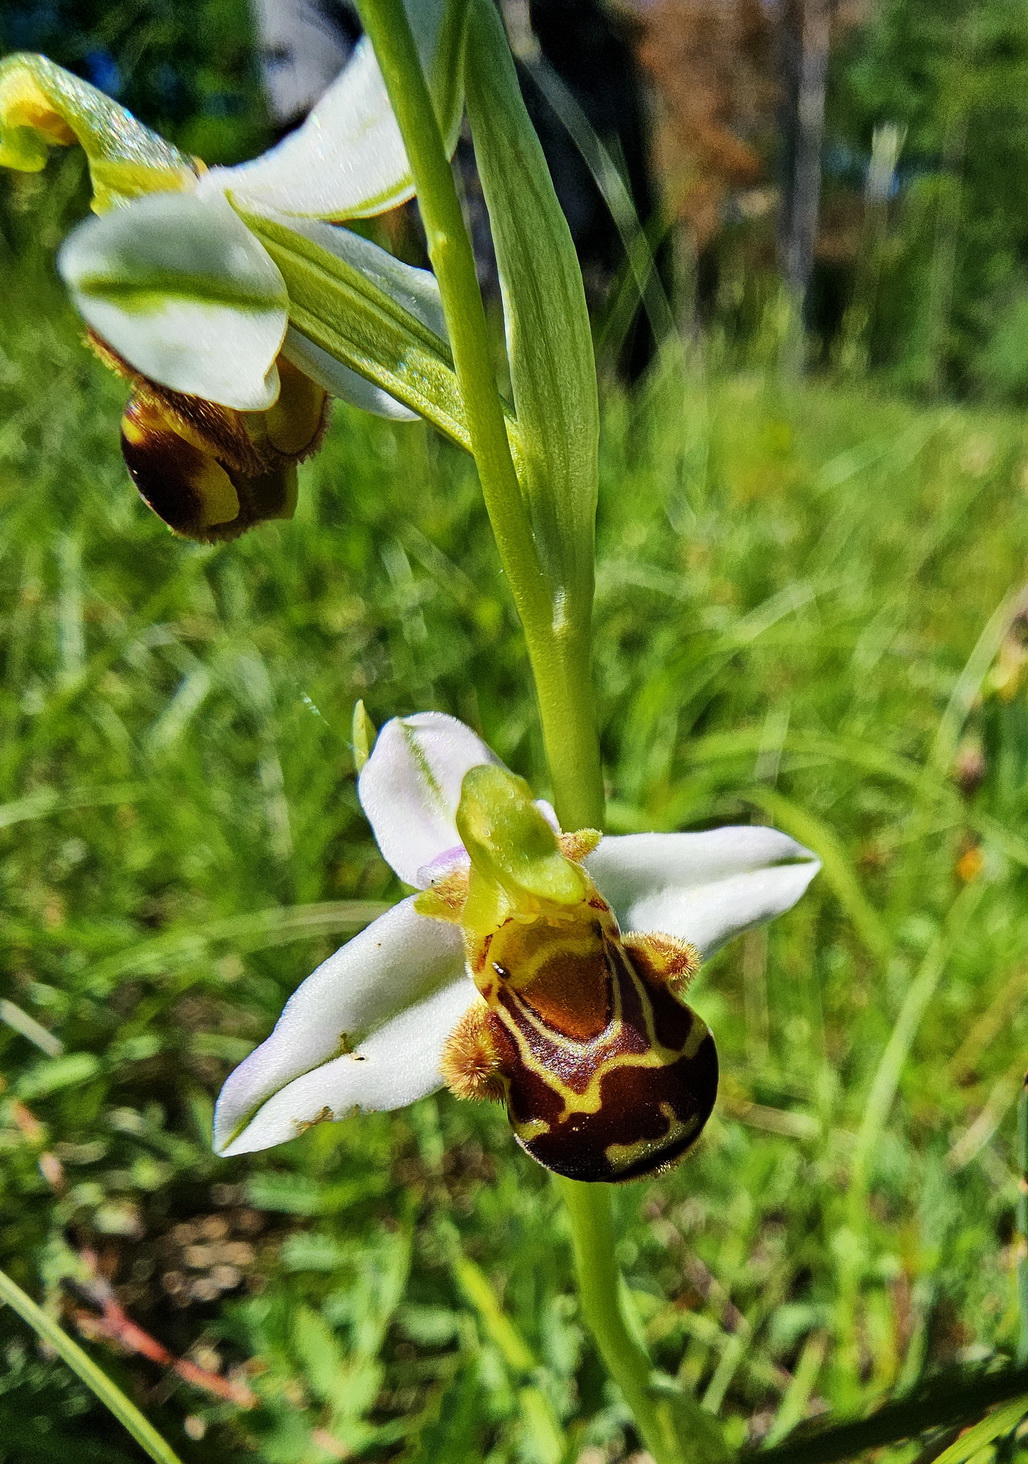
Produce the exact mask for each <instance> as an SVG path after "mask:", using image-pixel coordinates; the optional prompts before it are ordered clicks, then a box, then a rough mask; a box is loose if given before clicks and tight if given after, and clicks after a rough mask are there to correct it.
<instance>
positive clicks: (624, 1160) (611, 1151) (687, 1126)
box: [603, 1103, 696, 1169]
mask: <svg viewBox="0 0 1028 1464" xmlns="http://www.w3.org/2000/svg"><path fill="white" fill-rule="evenodd" d="M660 1112H661V1114H662V1116H663V1117H664V1118H666V1119H667V1122H668V1127H667V1132H666V1133H665V1134H661V1135H660V1137H659V1138H656V1139H636V1140H635V1142H634V1143H631V1144H608V1145H607V1147H606V1148H605V1149H604V1151H603V1157H604V1159H606V1161H607V1163H608V1164H609V1165H610V1166H611V1168H612V1169H627V1168H628V1167H629V1166H630V1165H632V1164H634V1163H635V1162H636V1161H637V1160H639V1159H643V1158H645V1157H646V1156H647V1155H649V1154H653V1153H656V1152H658V1151H659V1150H662V1149H667V1148H668V1147H669V1146H670V1145H672V1144H678V1143H681V1142H682V1140H683V1139H686V1138H688V1136H689V1134H690V1133H691V1132H692V1130H693V1129H694V1128H695V1127H696V1118H695V1117H693V1118H692V1119H690V1121H689V1122H688V1123H683V1121H682V1120H681V1119H680V1118H679V1117H678V1115H677V1114H676V1113H675V1111H674V1109H673V1108H672V1107H671V1104H670V1103H662V1104H661V1105H660Z"/></svg>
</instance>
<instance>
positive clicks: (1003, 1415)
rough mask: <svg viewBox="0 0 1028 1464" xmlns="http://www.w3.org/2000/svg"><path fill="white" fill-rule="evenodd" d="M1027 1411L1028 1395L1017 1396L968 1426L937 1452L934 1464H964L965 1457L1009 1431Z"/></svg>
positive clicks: (969, 1457)
mask: <svg viewBox="0 0 1028 1464" xmlns="http://www.w3.org/2000/svg"><path fill="white" fill-rule="evenodd" d="M1026 1413H1028V1397H1022V1398H1018V1399H1017V1401H1016V1402H1014V1403H1008V1404H1007V1405H1006V1407H1005V1408H997V1409H996V1410H995V1412H994V1413H990V1414H989V1416H988V1417H987V1418H983V1419H982V1421H981V1423H976V1424H975V1426H974V1428H969V1429H967V1431H966V1432H965V1433H962V1434H961V1435H960V1437H959V1438H958V1439H957V1440H956V1442H955V1443H952V1444H950V1446H949V1448H948V1449H944V1450H943V1451H942V1453H941V1454H937V1455H936V1458H935V1464H964V1461H965V1460H966V1459H971V1458H973V1457H974V1455H975V1454H977V1453H978V1452H979V1451H980V1450H981V1449H984V1448H986V1447H987V1446H988V1445H989V1444H991V1443H992V1441H993V1439H998V1438H999V1436H1000V1434H1005V1433H1009V1432H1010V1431H1011V1429H1015V1428H1016V1427H1017V1425H1018V1424H1019V1423H1020V1422H1021V1419H1022V1418H1023V1417H1024V1416H1025V1414H1026Z"/></svg>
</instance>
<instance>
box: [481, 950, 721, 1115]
mask: <svg viewBox="0 0 1028 1464" xmlns="http://www.w3.org/2000/svg"><path fill="white" fill-rule="evenodd" d="M626 966H627V973H628V976H629V979H630V980H632V981H633V982H634V983H635V985H636V989H637V991H638V993H639V996H640V998H641V1001H642V1007H643V1011H644V1012H645V1013H646V1025H647V1034H646V1035H647V1038H648V1040H649V1046H648V1047H647V1049H646V1051H645V1052H624V1053H621V1052H613V1053H611V1054H610V1055H609V1056H608V1057H606V1058H600V1059H599V1060H598V1062H597V1064H596V1068H595V1069H594V1071H593V1072H592V1074H591V1075H590V1078H589V1083H588V1086H587V1087H586V1088H585V1090H584V1092H582V1093H576V1092H575V1091H574V1090H573V1089H571V1088H569V1087H568V1085H567V1084H566V1083H562V1082H561V1081H560V1079H559V1078H557V1077H556V1076H555V1074H554V1073H553V1072H552V1071H551V1069H550V1068H549V1067H548V1066H547V1065H546V1064H545V1063H544V1062H541V1061H540V1060H539V1058H537V1057H536V1056H535V1054H534V1053H533V1052H532V1050H531V1048H530V1047H528V1046H527V1039H526V1038H525V1036H524V1033H522V1032H521V1031H520V1030H519V1029H518V1028H517V1026H516V1025H515V1024H514V1023H513V1022H512V1021H510V1020H509V1018H508V1016H507V1014H506V1013H505V1012H504V1011H503V1010H502V1009H500V1010H499V1012H498V1015H499V1016H500V1018H501V1020H502V1021H503V1023H504V1027H505V1028H506V1030H507V1032H508V1033H509V1035H510V1037H511V1039H512V1040H513V1042H514V1044H515V1046H516V1047H517V1049H518V1055H519V1057H520V1059H521V1061H522V1063H523V1064H524V1066H525V1067H526V1068H527V1069H528V1070H529V1071H530V1072H532V1073H534V1074H535V1075H536V1076H537V1077H539V1078H542V1080H543V1081H544V1082H545V1083H546V1084H547V1086H548V1087H549V1088H550V1089H551V1091H552V1092H554V1093H557V1094H558V1095H559V1096H560V1098H561V1099H562V1101H563V1104H564V1108H563V1111H562V1112H561V1114H560V1117H559V1118H558V1120H557V1122H558V1123H560V1124H562V1123H566V1122H567V1120H568V1119H569V1118H571V1117H572V1116H573V1115H574V1114H579V1113H580V1114H595V1113H598V1112H599V1111H600V1108H601V1107H602V1088H603V1080H604V1078H605V1077H606V1076H607V1075H608V1073H612V1072H616V1071H617V1070H618V1068H630V1067H631V1068H660V1067H668V1066H670V1065H671V1064H672V1063H673V1062H676V1061H678V1060H679V1059H680V1058H682V1057H685V1058H686V1059H689V1058H693V1057H695V1056H696V1053H697V1052H698V1051H699V1049H700V1046H701V1045H702V1043H703V1040H704V1038H705V1037H707V1035H708V1032H709V1029H708V1027H707V1024H706V1022H704V1021H703V1019H702V1017H699V1016H697V1014H696V1013H695V1012H694V1011H692V1008H690V1009H689V1010H690V1013H691V1015H692V1020H693V1027H692V1030H691V1031H690V1033H689V1036H688V1039H687V1040H686V1043H685V1047H684V1048H677V1047H664V1046H662V1045H661V1044H660V1043H658V1042H657V1041H656V1038H655V1034H654V1031H653V1023H652V1016H651V1005H650V999H649V994H648V993H647V991H646V988H645V986H644V985H643V983H642V981H641V979H640V978H639V977H638V975H637V974H636V972H635V971H634V970H633V969H632V967H631V965H630V964H629V963H627V962H626ZM612 984H613V987H614V995H615V1012H614V1016H613V1017H612V1019H611V1025H610V1028H609V1029H608V1030H610V1031H612V1032H613V1029H614V1028H615V1027H616V1028H617V1031H618V1032H620V1031H621V1029H622V1027H623V1017H622V1008H621V992H620V989H619V983H618V982H617V981H614V980H613V978H612ZM519 1008H520V1003H519ZM524 1015H525V1017H526V1020H527V1021H528V1022H529V1023H530V1025H531V1026H533V1027H534V1028H535V1029H536V1031H538V1032H540V1033H541V1035H543V1036H545V1037H546V1039H547V1040H548V1041H550V1042H552V1043H554V1044H555V1045H557V1046H560V1047H563V1048H564V1050H565V1051H573V1052H578V1053H581V1055H583V1056H585V1055H587V1053H588V1052H589V1051H590V1050H595V1049H596V1048H597V1047H598V1046H599V1045H600V1044H598V1043H596V1042H583V1043H578V1042H574V1041H572V1040H571V1039H569V1038H566V1037H564V1035H563V1034H562V1033H557V1034H556V1035H555V1034H554V1033H553V1032H551V1031H550V1030H549V1029H548V1028H546V1027H545V1026H542V1025H540V1023H539V1022H537V1021H536V1020H535V1019H534V1018H533V1016H532V1014H531V1013H527V1012H526V1013H524ZM614 1040H615V1038H614V1036H613V1035H612V1036H611V1038H610V1039H608V1041H607V1042H605V1043H604V1044H603V1045H604V1046H609V1045H610V1044H611V1043H612V1042H613V1041H614Z"/></svg>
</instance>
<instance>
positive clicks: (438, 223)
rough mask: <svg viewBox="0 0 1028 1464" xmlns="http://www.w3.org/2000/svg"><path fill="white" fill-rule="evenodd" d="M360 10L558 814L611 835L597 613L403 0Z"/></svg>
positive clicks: (573, 824) (379, 0)
mask: <svg viewBox="0 0 1028 1464" xmlns="http://www.w3.org/2000/svg"><path fill="white" fill-rule="evenodd" d="M360 11H361V17H362V19H363V21H364V25H365V28H366V29H367V32H368V34H369V35H370V37H371V39H372V43H373V45H374V47H375V54H376V56H377V57H378V62H379V66H380V67H381V69H382V74H383V76H384V77H385V82H386V87H387V89H388V92H389V100H390V101H391V103H392V106H393V111H394V112H395V113H396V117H397V121H398V122H399V124H400V131H401V133H402V134H403V139H404V144H405V146H406V149H407V156H408V159H409V160H410V165H411V173H412V175H413V178H414V181H415V184H416V186H417V194H418V206H419V208H420V210H421V218H422V222H423V223H424V226H425V237H426V240H427V243H428V255H429V259H430V260H431V262H432V268H433V270H434V271H435V276H436V279H437V280H438V282H439V292H440V294H441V296H442V301H443V309H444V311H445V313H446V325H447V330H448V332H449V337H450V346H451V349H452V351H453V363H454V367H455V369H456V373H457V380H458V382H459V383H460V389H461V395H462V397H463V400H464V410H465V414H466V416H467V422H468V428H469V431H470V435H471V447H472V452H473V454H474V458H475V464H476V466H477V468H478V475H479V479H480V481H481V484H482V494H483V497H484V499H485V506H486V511H487V513H488V514H489V522H490V524H491V526H492V530H493V535H494V537H495V539H496V546H497V549H498V551H499V555H500V562H501V564H502V566H503V570H504V573H505V574H506V577H507V581H508V584H509V585H510V591H511V595H512V596H513V599H514V604H515V606H516V607H517V611H518V615H519V617H520V619H521V624H522V626H523V627H524V631H525V640H526V642H527V646H528V654H529V659H530V662H531V666H532V675H533V679H534V681H535V686H536V694H537V697H538V703H539V715H540V720H541V722H542V729H543V741H544V745H545V748H546V757H547V762H548V764H549V766H550V770H551V773H552V776H553V793H554V802H555V804H556V808H557V813H558V815H559V817H560V818H561V819H562V821H563V822H564V824H565V826H566V827H567V828H584V827H586V826H591V827H595V828H600V827H602V821H603V781H602V776H601V772H600V762H599V746H598V743H597V739H596V719H595V715H594V709H593V690H592V676H591V671H590V653H589V625H588V609H587V608H586V609H585V612H584V613H585V617H586V619H585V623H584V624H582V623H572V624H568V623H567V622H566V621H565V619H564V617H563V615H562V613H561V610H560V606H559V603H558V600H559V597H558V595H557V593H556V591H555V588H554V586H553V585H551V584H550V582H549V580H548V579H547V576H546V575H545V573H544V571H543V568H542V565H541V562H540V559H539V554H538V552H537V548H536V542H535V538H534V536H533V533H532V523H531V517H530V514H529V510H528V505H527V503H526V501H525V498H524V496H523V495H522V492H521V486H520V484H519V482H518V477H517V472H516V471H515V467H514V461H513V458H512V457H511V452H510V445H509V442H508V440H507V428H506V422H505V419H504V413H503V406H502V403H501V401H500V395H499V392H498V391H497V388H496V376H495V372H494V369H493V354H492V345H491V342H490V338H489V330H488V327H487V324H486V318H485V308H484V306H483V303H482V292H481V290H480V289H479V286H478V274H477V271H476V268H475V257H474V254H473V253H472V249H471V244H470V241H469V239H468V233H467V229H466V227H465V224H464V215H463V214H462V212H461V207H460V199H459V198H458V195H457V189H456V185H455V183H454V179H453V173H452V171H451V169H450V163H449V159H448V158H447V156H446V149H445V147H444V145H443V139H442V136H441V133H440V130H439V123H438V120H437V118H436V115H435V111H434V109H433V106H432V99H431V97H430V95H429V91H428V87H427V85H426V83H425V78H424V74H423V72H422V70H421V64H420V61H419V58H418V54H417V49H416V47H415V45H414V40H413V37H412V35H411V30H410V25H409V23H408V20H407V15H406V11H405V10H404V7H403V4H402V3H401V0H360Z"/></svg>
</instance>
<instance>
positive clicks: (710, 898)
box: [585, 826, 821, 956]
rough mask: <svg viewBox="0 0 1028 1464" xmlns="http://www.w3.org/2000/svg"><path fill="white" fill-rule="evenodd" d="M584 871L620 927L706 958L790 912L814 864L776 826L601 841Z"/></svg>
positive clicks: (817, 864) (812, 858) (813, 858)
mask: <svg viewBox="0 0 1028 1464" xmlns="http://www.w3.org/2000/svg"><path fill="white" fill-rule="evenodd" d="M585 867H586V869H588V871H589V873H590V874H591V875H592V877H593V879H594V880H595V881H596V885H597V888H598V889H599V891H600V893H601V894H602V895H603V897H604V899H606V900H608V901H609V902H610V904H611V905H612V906H613V908H614V913H615V914H616V915H617V918H618V921H619V923H620V925H621V928H622V930H625V931H630V930H631V931H662V932H664V933H665V934H667V935H674V936H677V937H678V939H680V940H687V941H690V942H691V943H692V944H693V945H694V946H696V948H697V949H698V950H699V952H700V954H701V955H703V956H709V955H711V954H712V953H713V952H714V951H716V950H717V949H718V948H719V947H720V946H722V945H724V944H725V942H726V941H729V940H731V939H732V937H733V936H735V935H739V934H740V933H741V932H742V931H744V930H748V929H749V928H750V927H751V926H753V925H760V924H762V923H763V922H764V921H765V920H773V919H774V918H775V916H776V915H781V914H783V913H784V912H785V911H786V910H790V909H791V908H792V906H793V905H795V903H796V901H797V900H798V899H799V898H800V896H801V895H802V894H803V892H804V891H805V890H806V888H807V886H808V885H809V884H810V881H811V880H812V879H813V878H814V875H815V874H816V873H817V872H818V870H819V869H820V868H821V863H820V860H819V859H818V858H817V857H816V855H814V854H812V853H811V852H810V850H809V849H805V848H804V847H803V845H802V844H798V843H797V842H796V840H795V839H791V838H789V836H788V835H787V834H783V833H780V832H779V831H778V830H777V829H768V828H762V827H748V826H744V827H737V828H731V827H730V828H722V829H711V830H710V831H709V832H708V833H699V834H627V835H624V836H622V837H613V838H605V839H604V840H603V841H602V842H601V843H600V845H599V847H598V848H597V849H596V850H595V851H594V852H593V853H592V854H590V855H589V857H588V858H587V859H586V861H585Z"/></svg>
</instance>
